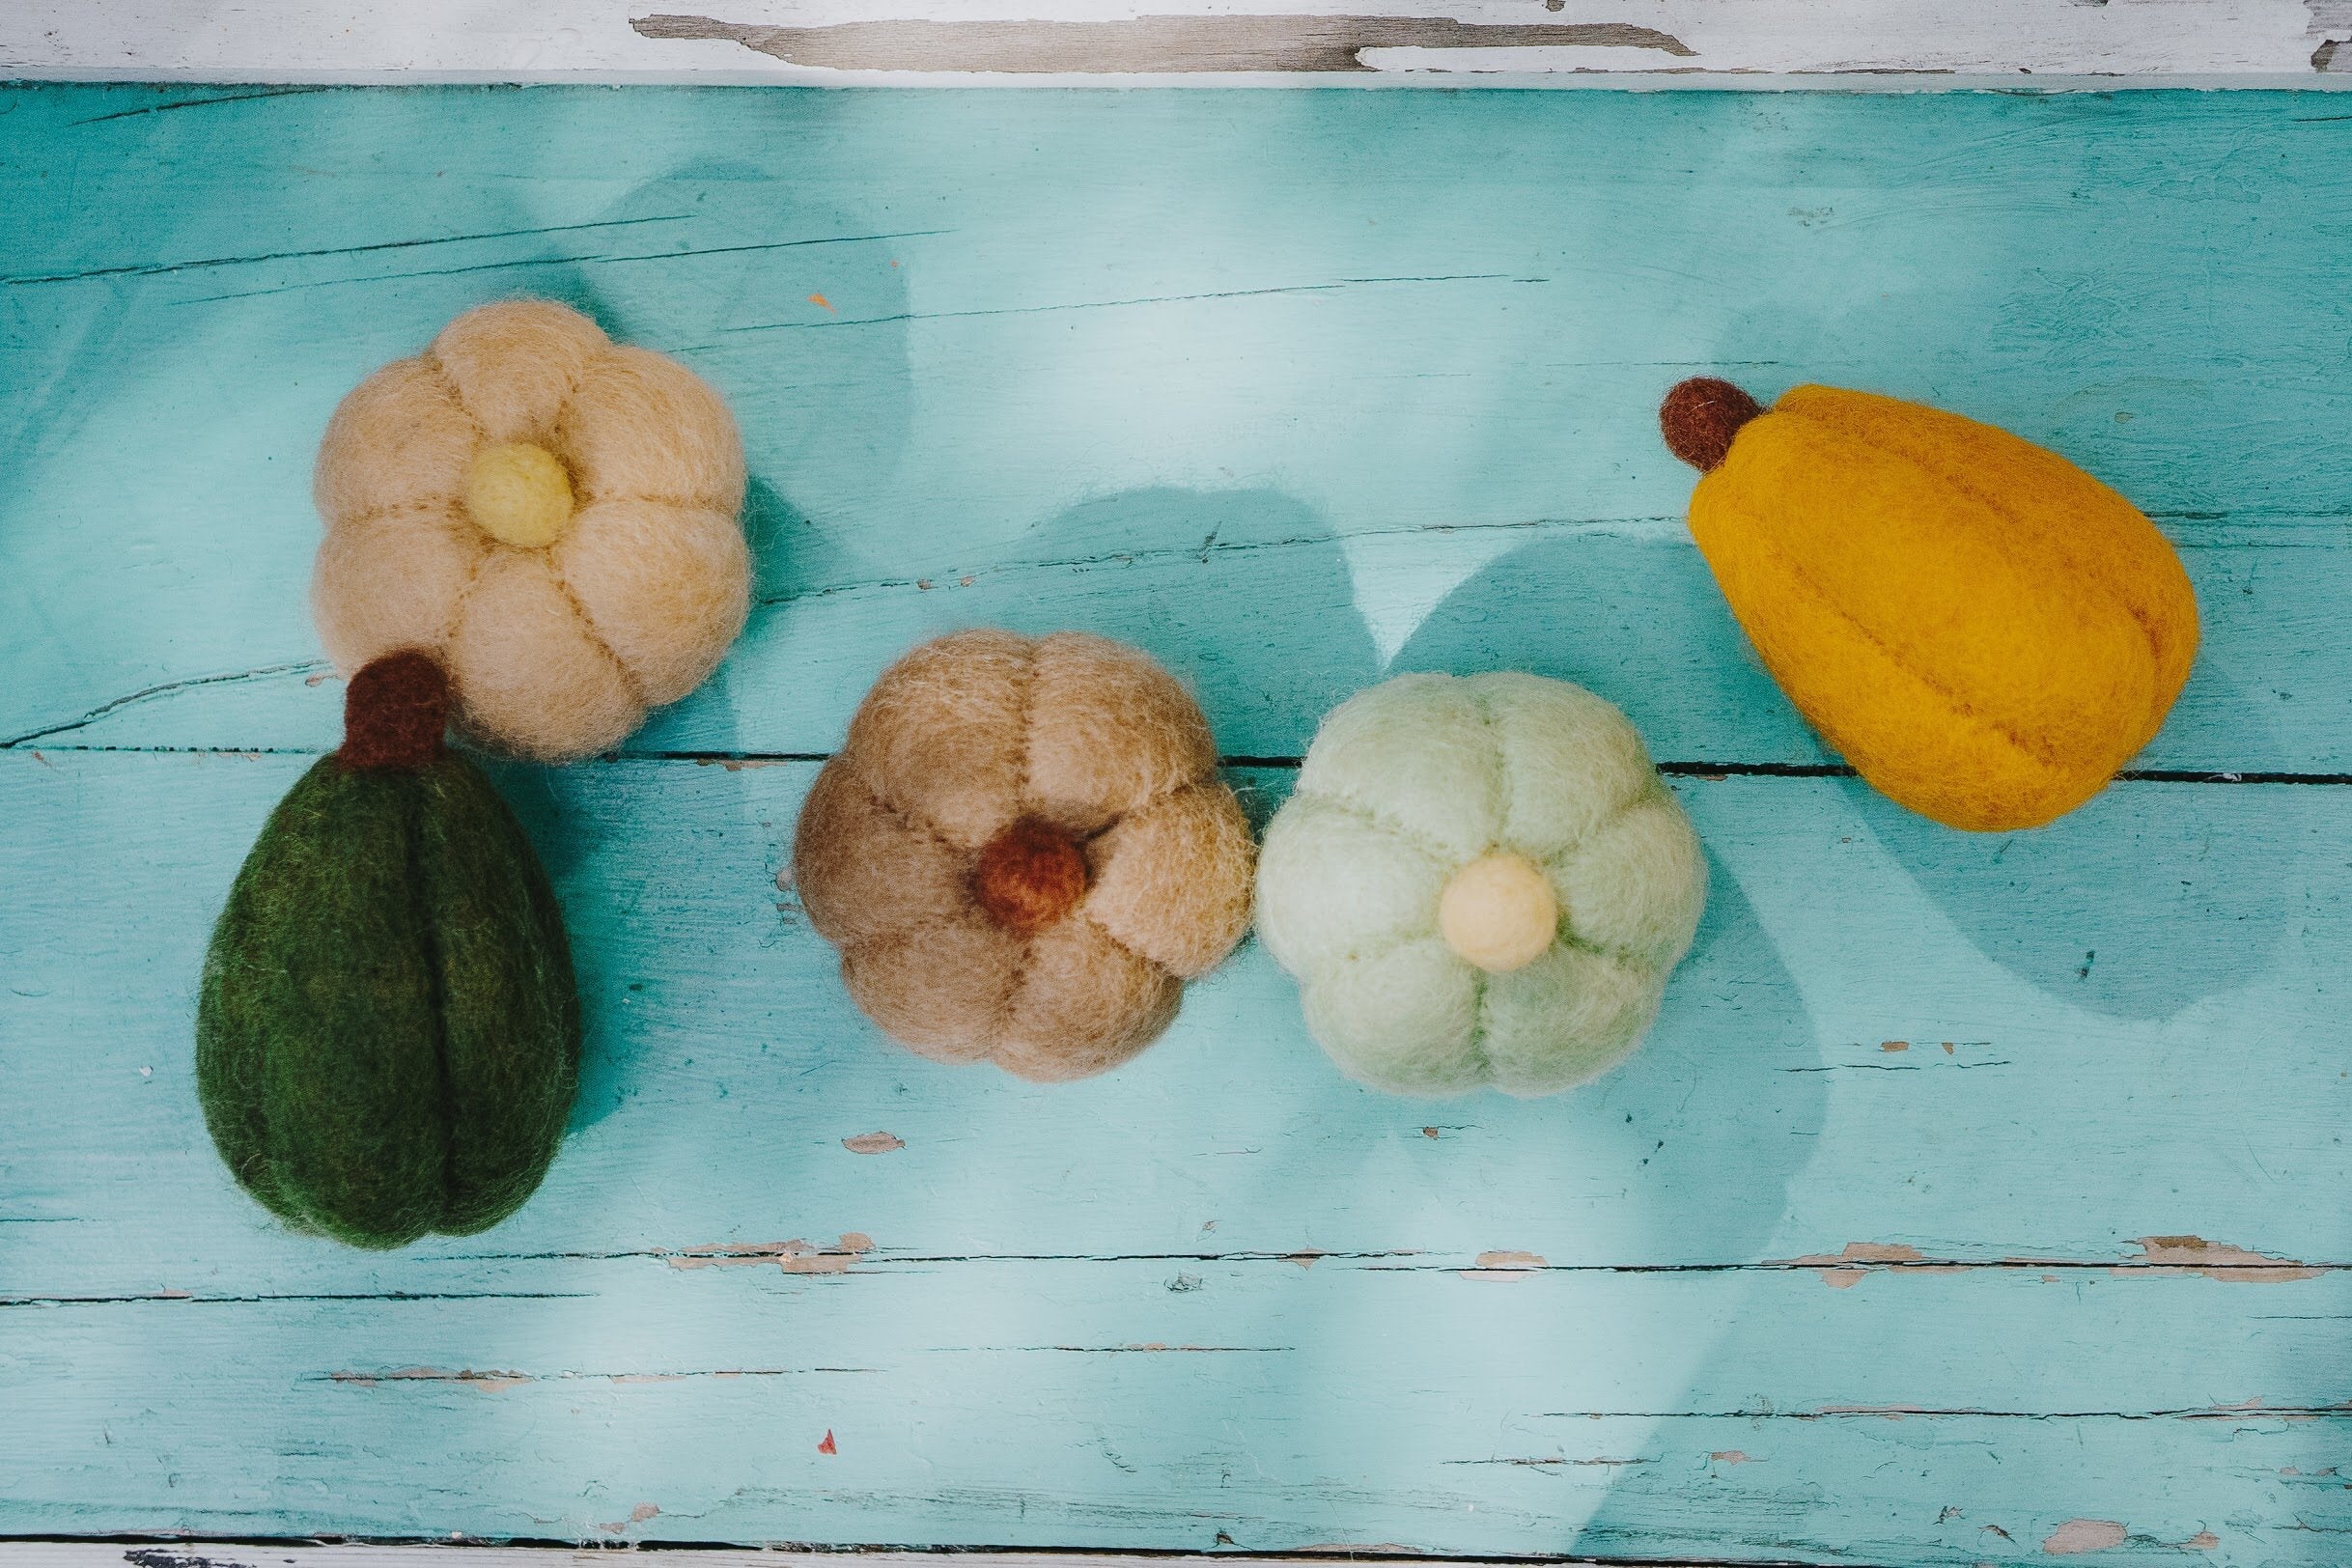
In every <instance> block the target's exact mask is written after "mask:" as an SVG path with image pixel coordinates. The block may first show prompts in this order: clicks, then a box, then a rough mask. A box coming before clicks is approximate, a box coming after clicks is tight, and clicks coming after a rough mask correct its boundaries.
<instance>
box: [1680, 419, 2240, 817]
mask: <svg viewBox="0 0 2352 1568" xmlns="http://www.w3.org/2000/svg"><path fill="white" fill-rule="evenodd" d="M1691 532H1692V536H1693V538H1694V539H1695V540H1696V541H1697V543H1698V546H1699V548H1700V550H1701V551H1702V552H1703V553H1704V554H1705V556H1706V557H1707V562H1708V565H1709V566H1710V568H1711V569H1712V570H1713V571H1714V574H1715V577H1716V581H1717V583H1718V584H1719V585H1720V586H1721V587H1722V592H1723V597H1724V598H1725V599H1726V600H1728V601H1729V602H1730V604H1731V607H1732V611H1733V613H1734V614H1736V615H1737V616H1738V617H1739V620H1740V623H1741V625H1742V626H1743V627H1744V628H1745V629H1746V630H1747V631H1748V634H1749V636H1750V639H1751V640H1752V641H1753V642H1754V644H1755V647H1756V651H1757V653H1758V655H1759V656H1760V657H1761V658H1763V661H1764V664H1765V667H1766V668H1767V669H1769V670H1770V671H1771V672H1772V675H1773V677H1774V679H1775V680H1776V681H1778V683H1779V685H1780V687H1781V689H1782V690H1783V691H1785V692H1787V694H1788V696H1789V698H1790V700H1791V701H1792V702H1794V703H1795V704H1796V705H1797V708H1798V709H1799V711H1800V712H1802V713H1803V714H1805V715H1806V718H1807V719H1808V720H1809V721H1810V722H1811V723H1812V724H1813V725H1814V726H1815V727H1816V728H1817V729H1819V730H1820V731H1821V733H1822V735H1823V737H1824V738H1825V739H1827V740H1828V741H1829V742H1830V743H1831V744H1832V745H1834V746H1835V747H1836V748H1837V749H1838V750H1839V751H1840V752H1842V753H1843V754H1844V755H1845V757H1846V759H1847V761H1849V762H1851V763H1852V764H1853V765H1854V767H1855V768H1856V770H1858V771H1860V772H1861V773H1862V776H1863V777H1864V778H1866V779H1868V780H1869V781H1870V782H1871V783H1872V784H1873V785H1874V786H1876V787H1877V788H1878V789H1879V790H1881V791H1882V792H1884V793H1885V794H1887V795H1888V796H1890V797H1891V798H1893V799H1895V800H1897V801H1899V802H1901V803H1902V804H1903V805H1905V806H1908V807H1910V808H1911V809H1912V810H1914V811H1917V812H1919V813H1920V814H1921V815H1923V816H1926V817H1929V818H1932V819H1934V820H1935V821H1937V822H1940V823H1944V824H1946V825H1947V826H1953V827H1963V828H1971V829H1975V830H1979V831H2007V830H2011V829H2015V828H2021V827H2033V826H2041V825H2042V824H2044V823H2047V822H2049V821H2051V820H2053V819H2054V818H2056V817H2058V816H2060V815H2062V814H2063V813H2065V812H2067V811H2071V810H2072V809H2074V808H2075V807H2076V806H2078V805H2080V804H2082V803H2083V802H2084V801H2085V800H2086V799H2088V798H2090V797H2091V796H2093V795H2095V794H2097V793H2098V791H2099V790H2100V789H2101V788H2102V787H2104V786H2105V784H2106V782H2107V780H2108V779H2109V778H2111V777H2113V776H2114V772H2115V770H2117V769H2119V768H2121V767H2122V766H2123V765H2124V764H2125V763H2127V762H2128V761H2129V760H2130V759H2131V757H2132V755H2133V754H2134V753H2135V752H2137V751H2139V750H2140V748H2141V747H2142V746H2143V745H2145V744H2146V743H2147V742H2148V741H2149V740H2151V739H2152V738H2153V737H2154V736H2155V734H2156V731H2157V730H2158V728H2160V727H2161V726H2162V724H2163V723H2164V719H2165V715H2166V714H2168V713H2169V712H2170V709H2171V705H2172V702H2173V699H2174V698H2176V697H2177V696H2178V695H2179V693H2180V689H2181V686H2182V685H2183V683H2185V682H2186V681H2187V679H2188V674H2189V666H2190V663H2191V661H2192V660H2193V659H2194V658H2195V657H2196V652H2197V641H2198V618H2197V600H2196V596H2195V594H2194V592H2193V591H2192V590H2191V588H2190V585H2189V578H2188V574H2187V573H2186V572H2185V571H2184V570H2183V569H2182V566H2181V563H2180V558H2179V556H2178V555H2177V554H2175V553H2174V551H2173V549H2172V547H2171V546H2170V544H2168V543H2167V542H2166V540H2165V539H2164V537H2163V535H2161V534H2160V533H2158V532H2157V531H2156V529H2155V527H2154V525H2153V524H2151V523H2150V522H2149V521H2148V520H2147V518H2144V517H2142V515H2141V514H2140V513H2139V512H2138V511H2137V510H2135V509H2134V508H2133V507H2132V505H2131V504H2130V503H2129V502H2128V501H2126V500H2124V499H2123V497H2121V496H2120V495H2118V494H2116V493H2115V492H2114V490H2109V489H2108V488H2107V487H2106V486H2104V485H2102V484H2100V483H2099V482H2098V481H2097V480H2095V479H2093V478H2091V477H2090V476H2089V475H2088V474H2086V473H2085V472H2083V471H2082V470H2081V469H2080V468H2077V467H2076V466H2075V465H2074V464H2072V463H2070V462H2067V461H2066V460H2065V459H2063V458H2060V457H2058V455H2057V454H2056V453H2053V452H2048V451H2045V450H2044V449H2042V448H2040V447H2037V446H2034V445H2033V444H2032V443H2030V442H2029V441H2025V440H2022V439H2020V438H2019V437H2017V436H2015V435H2012V434H2008V433H2007V432H2005V431H2001V430H1997V429H1994V428H1993V427H1991V426H1988V425H1981V424H1978V423H1976V422H1975V421H1974V420H1969V419H1964V418H1962V417H1960V416H1959V415H1956V414H1950V413H1946V412H1943V411H1941V410H1939V409H1934V408H1928V407H1923V406H1919V405H1918V404H1911V403H1904V402H1900V401H1898V400H1895V399H1892V398H1884V397H1877V396H1874V395H1871V394H1869V393H1862V392H1849V391H1841V390H1838V389H1835V388H1832V387H1821V386H1801V387H1798V388H1796V389H1795V390H1793V391H1791V392H1789V393H1788V394H1786V395H1785V396H1783V397H1782V398H1781V399H1780V400H1779V401H1778V403H1776V404H1775V405H1774V406H1773V407H1772V408H1771V410H1770V411H1769V412H1766V413H1763V414H1761V415H1760V416H1758V417H1756V418H1753V419H1751V420H1750V421H1749V422H1748V423H1746V424H1745V425H1743V426H1741V427H1740V428H1739V431H1738V434H1737V435H1736V436H1735V437H1734V438H1733V440H1732V441H1731V444H1730V447H1729V450H1728V452H1727V453H1726V454H1725V455H1724V457H1723V459H1722V463H1721V465H1720V466H1719V467H1717V468H1716V469H1715V470H1714V471H1712V472H1710V473H1708V474H1706V475H1705V476H1704V477H1703V478H1701V479H1700V481H1699V483H1698V487H1697V489H1696V490H1695V491H1694V493H1693V495H1692V498H1691Z"/></svg>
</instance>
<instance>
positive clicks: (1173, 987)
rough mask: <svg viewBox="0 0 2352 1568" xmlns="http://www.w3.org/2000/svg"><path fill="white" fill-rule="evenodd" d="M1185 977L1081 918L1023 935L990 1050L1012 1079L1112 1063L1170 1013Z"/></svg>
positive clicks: (1088, 1070)
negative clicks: (1016, 974) (1016, 976)
mask: <svg viewBox="0 0 2352 1568" xmlns="http://www.w3.org/2000/svg"><path fill="white" fill-rule="evenodd" d="M1183 999H1184V983H1183V982H1182V981H1180V980H1178V979H1177V978H1176V977H1175V976H1174V975H1171V974H1169V973H1168V972H1167V971H1166V970H1164V969H1162V968H1161V967H1160V966H1158V965H1156V964H1153V963H1151V962H1149V961H1148V960H1146V959H1144V958H1142V957H1141V956H1139V955H1137V954H1135V953H1131V952H1129V951H1128V950H1127V949H1126V948H1124V947H1122V946H1120V945H1119V943H1118V942H1117V941H1115V940H1114V939H1112V938H1111V936H1110V934H1109V933H1108V932H1106V931H1105V930H1104V929H1103V928H1102V927H1100V926H1098V925H1096V924H1095V923H1094V922H1093V921H1091V920H1088V919H1085V918H1083V917H1080V918H1078V919H1072V920H1064V921H1061V922H1059V923H1058V924H1056V925H1053V926H1051V927H1049V928H1048V929H1046V930H1044V931H1041V932H1039V933H1038V934H1037V935H1036V936H1034V937H1032V938H1029V942H1028V953H1027V957H1026V960H1025V962H1024V963H1023V965H1022V972H1021V979H1020V983H1019V984H1018V985H1017V986H1016V987H1015V988H1014V989H1013V991H1012V993H1011V994H1010V995H1009V996H1008V998H1007V999H1006V1002H1005V1007H1004V1013H1003V1022H1002V1025H1001V1027H1000V1028H999V1030H998V1033H997V1038H996V1045H995V1048H994V1050H991V1051H990V1052H989V1057H990V1059H991V1060H992V1061H994V1063H995V1064H996V1065H997V1066H998V1067H1001V1068H1003V1069H1004V1070H1005V1071H1006V1072H1008V1073H1010V1074H1012V1075H1013V1076H1014V1077H1016V1078H1026V1079H1028V1080H1029V1081H1030V1082H1032V1083H1060V1082H1065V1081H1067V1080H1069V1079H1071V1078H1091V1077H1093V1076H1094V1075H1095V1074H1097V1073H1101V1072H1106V1071H1107V1070H1109V1069H1110V1068H1113V1067H1116V1066H1118V1065H1119V1064H1120V1063H1121V1062H1123V1061H1126V1060H1127V1059H1128V1058H1129V1057H1131V1056H1133V1055H1134V1054H1135V1053H1136V1052H1137V1051H1140V1050H1142V1049H1143V1048H1144V1047H1146V1046H1148V1045H1150V1044H1151V1043H1152V1042H1153V1041H1154V1040H1156V1039H1158V1038H1159V1037H1160V1035H1161V1033H1162V1031H1164V1030H1165V1029H1166V1028H1167V1026H1168V1024H1169V1023H1170V1022H1173V1021H1174V1019H1175V1017H1176V1008H1177V1004H1178V1003H1179V1002H1181V1001H1182V1000H1183Z"/></svg>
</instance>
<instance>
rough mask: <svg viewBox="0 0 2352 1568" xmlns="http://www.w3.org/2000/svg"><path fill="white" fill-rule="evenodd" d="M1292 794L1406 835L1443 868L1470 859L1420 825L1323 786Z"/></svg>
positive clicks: (1390, 832)
mask: <svg viewBox="0 0 2352 1568" xmlns="http://www.w3.org/2000/svg"><path fill="white" fill-rule="evenodd" d="M1292 798H1294V799H1299V798H1303V799H1308V800H1312V801H1314V802H1316V803H1317V804H1318V805H1327V806H1330V807H1331V808H1333V809H1334V810H1337V811H1342V812H1345V813H1346V814H1347V815H1349V816H1351V817H1354V818H1355V819H1356V820H1357V821H1358V822H1360V823H1362V824H1363V825H1364V826H1367V827H1376V828H1378V829H1379V830H1380V831H1382V832H1384V833H1386V834H1387V835H1388V836H1389V837H1391V838H1400V839H1403V840H1404V841H1405V842H1406V843H1408V844H1410V845H1412V846H1413V847H1414V850H1416V851H1417V852H1419V853H1420V854H1424V855H1427V856H1428V857H1429V858H1430V859H1432V860H1434V861H1436V862H1437V863H1438V867H1439V869H1440V870H1441V871H1442V870H1444V869H1445V868H1447V867H1451V868H1453V869H1454V870H1457V871H1458V870H1460V869H1461V868H1462V866H1463V865H1464V864H1465V863H1466V862H1465V861H1464V860H1463V859H1462V856H1460V855H1459V854H1455V853H1454V852H1453V851H1452V850H1449V849H1447V848H1446V847H1445V846H1444V845H1442V844H1440V843H1439V842H1438V841H1437V840H1436V839H1434V838H1430V837H1428V836H1427V835H1426V834H1424V833H1422V832H1421V830H1420V829H1419V828H1417V827H1414V826H1409V825H1407V824H1405V823H1401V822H1399V821H1397V820H1396V819H1395V818H1394V817H1391V816H1390V815H1388V813H1386V812H1385V811H1381V810H1378V809H1376V808H1374V807H1372V806H1368V805H1364V804H1363V803H1361V802H1360V801H1357V800H1352V799H1350V798H1348V797H1346V796H1344V795H1338V794H1334V793H1332V792H1330V791H1328V790H1321V789H1316V790H1299V791H1294V792H1292Z"/></svg>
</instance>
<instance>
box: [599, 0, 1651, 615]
mask: <svg viewBox="0 0 2352 1568" xmlns="http://www.w3.org/2000/svg"><path fill="white" fill-rule="evenodd" d="M629 25H630V27H631V28H632V29H634V30H635V31H636V33H637V35H638V36H639V37H641V38H648V39H698V40H699V39H723V40H728V41H731V42H736V43H741V44H742V46H743V47H745V48H747V49H751V50H754V51H756V52H758V53H760V54H765V55H769V56H770V57H772V58H774V59H777V60H782V61H785V62H786V63H788V64H791V65H796V66H818V67H823V68H826V69H827V70H943V71H990V72H1002V73H1005V74H1011V75H1036V74H1041V73H1052V72H1069V73H1076V74H1120V75H1125V74H1138V75H1164V74H1168V73H1170V72H1180V71H1283V72H1290V71H1327V72H1330V71H1348V72H1355V71H1366V70H1372V69H1374V68H1372V67H1370V66H1367V65H1365V64H1364V63H1363V61H1362V59H1361V58H1360V56H1361V53H1362V51H1363V50H1365V49H1471V48H1487V49H1492V48H1515V49H1516V48H1560V47H1571V48H1616V49H1654V50H1656V51H1658V52H1659V53H1661V54H1664V55H1669V56H1674V57H1677V58H1689V57H1691V56H1692V55H1694V53H1695V51H1694V50H1693V49H1692V48H1691V47H1690V46H1689V45H1688V44H1686V43H1684V42H1682V41H1681V40H1680V39H1678V38H1676V37H1674V36H1673V35H1672V34H1671V33H1662V32H1660V31H1658V29H1656V28H1654V27H1638V26H1636V25H1634V24H1632V23H1630V22H1551V23H1545V22H1536V23H1512V24H1498V23H1479V22H1465V21H1457V20H1456V19H1454V18H1453V17H1451V16H1304V15H1294V16H1249V15H1224V16H1136V17H1133V18H1130V19H1126V20H1120V21H1102V22H1081V21H968V22H944V21H924V20H917V19H914V18H905V19H891V20H886V21H865V22H837V23H834V24H832V25H830V26H825V27H770V26H764V25H761V24H758V23H754V22H730V21H722V20H719V19H718V18H716V17H713V16H696V15H654V16H637V17H632V18H630V24H629ZM926 586H928V585H926Z"/></svg>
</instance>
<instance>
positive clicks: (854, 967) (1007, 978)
mask: <svg viewBox="0 0 2352 1568" xmlns="http://www.w3.org/2000/svg"><path fill="white" fill-rule="evenodd" d="M1027 946H1028V942H1027V939H1026V938H1022V937H1019V936H1016V935H1014V934H1013V933H1012V932H1009V931H1007V930H1005V929H1004V928H1003V927H1002V926H999V925H996V924H994V922H992V921H990V920H988V919H987V918H985V917H984V916H982V915H981V914H980V913H979V912H978V911H977V910H969V909H966V910H964V911H962V912H961V913H960V914H958V915H955V916H952V917H950V918H947V919H944V920H938V921H931V922H927V923H925V924H923V925H919V926H912V927H910V928H908V929H907V930H904V931H899V932H894V933H891V934H890V935H887V936H882V937H875V938H868V939H866V940H863V941H854V942H850V943H848V944H847V945H845V946H844V947H843V948H842V950H841V980H842V984H843V985H845V986H846V987H848V988H849V993H850V996H851V998H852V999H853V1000H854V1001H855V1002H856V1003H857V1005H858V1007H859V1008H860V1009H862V1010H863V1011H864V1013H865V1015H866V1017H868V1018H870V1019H872V1020H873V1021H874V1022H876V1023H878V1024H880V1025H881V1026H882V1031H883V1032H884V1033H886V1034H888V1035H889V1036H890V1038H892V1039H893V1040H896V1041H897V1042H898V1043H899V1044H900V1045H903V1046H905V1047H906V1048H907V1049H908V1050H912V1051H914V1052H915V1053H916V1054H917V1055H921V1056H928V1057H930V1058H931V1059H932V1060H933V1061H938V1062H955V1063H962V1062H974V1061H978V1060H980V1059H981V1058H982V1057H984V1056H987V1055H988V1054H989V1053H990V1051H991V1050H992V1049H993V1048H994V1046H995V1045H996V1044H997V1040H998V1028H997V1026H998V1023H999V1022H1000V1021H1001V1019H1002V1018H1003V1014H1004V1000H1005V995H1006V993H1007V992H1008V991H1009V990H1010V989H1011V987H1012V986H1013V984H1014V982H1015V980H1016V979H1017V978H1018V977H1019V975H1020V972H1021V966H1022V956H1023V954H1024V953H1025V951H1026V949H1027Z"/></svg>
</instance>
